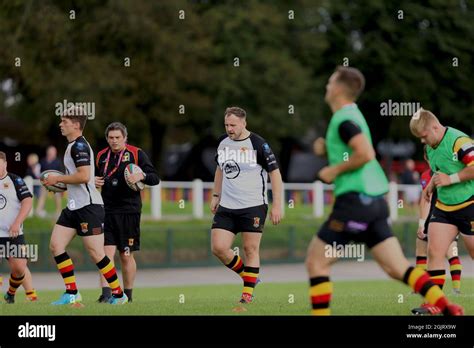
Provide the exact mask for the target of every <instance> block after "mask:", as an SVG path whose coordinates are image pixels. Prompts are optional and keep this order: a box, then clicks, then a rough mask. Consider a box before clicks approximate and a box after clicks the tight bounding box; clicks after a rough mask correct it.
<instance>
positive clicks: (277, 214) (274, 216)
mask: <svg viewBox="0 0 474 348" xmlns="http://www.w3.org/2000/svg"><path fill="white" fill-rule="evenodd" d="M270 220H272V223H273V224H274V225H278V224H279V223H280V221H281V207H280V206H279V205H275V204H273V205H272V209H271V210H270Z"/></svg>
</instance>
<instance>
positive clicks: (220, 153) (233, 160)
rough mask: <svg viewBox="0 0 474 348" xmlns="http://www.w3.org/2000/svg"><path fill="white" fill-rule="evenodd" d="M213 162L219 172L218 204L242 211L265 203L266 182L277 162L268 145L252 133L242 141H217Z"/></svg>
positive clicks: (225, 136)
mask: <svg viewBox="0 0 474 348" xmlns="http://www.w3.org/2000/svg"><path fill="white" fill-rule="evenodd" d="M216 162H217V165H218V166H219V168H220V169H221V170H222V176H223V179H222V192H221V200H220V203H219V204H220V205H221V206H223V207H224V208H228V209H243V208H249V207H255V206H259V205H262V204H268V200H267V180H268V174H267V173H269V172H272V171H274V170H275V169H278V163H277V160H276V158H275V155H274V154H273V151H272V149H271V148H270V146H269V145H268V143H267V142H266V141H265V139H263V138H262V137H260V136H259V135H257V134H255V133H250V136H249V137H247V138H245V139H242V140H232V139H230V138H229V137H228V136H227V135H224V136H222V137H221V138H219V145H218V147H217V154H216Z"/></svg>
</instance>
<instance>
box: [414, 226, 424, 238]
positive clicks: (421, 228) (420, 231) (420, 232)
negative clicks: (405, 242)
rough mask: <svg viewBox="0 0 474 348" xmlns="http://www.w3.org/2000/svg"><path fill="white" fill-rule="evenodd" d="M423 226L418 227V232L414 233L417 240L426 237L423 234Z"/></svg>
mask: <svg viewBox="0 0 474 348" xmlns="http://www.w3.org/2000/svg"><path fill="white" fill-rule="evenodd" d="M424 230H425V226H418V231H416V235H417V236H418V238H420V239H423V238H425V237H426V233H424Z"/></svg>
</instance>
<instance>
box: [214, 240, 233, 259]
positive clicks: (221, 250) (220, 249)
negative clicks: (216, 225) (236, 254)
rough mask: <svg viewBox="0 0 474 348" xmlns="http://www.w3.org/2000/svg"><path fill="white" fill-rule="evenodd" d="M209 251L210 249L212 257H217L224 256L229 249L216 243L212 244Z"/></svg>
mask: <svg viewBox="0 0 474 348" xmlns="http://www.w3.org/2000/svg"><path fill="white" fill-rule="evenodd" d="M211 249H212V254H214V256H217V257H220V256H223V255H225V253H226V251H227V250H229V248H227V247H225V246H224V245H222V244H218V243H214V244H212V247H211Z"/></svg>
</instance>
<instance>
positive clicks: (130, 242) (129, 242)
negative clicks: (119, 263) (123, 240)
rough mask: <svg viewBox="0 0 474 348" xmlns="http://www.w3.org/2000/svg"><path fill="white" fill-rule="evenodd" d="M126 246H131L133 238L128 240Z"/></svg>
mask: <svg viewBox="0 0 474 348" xmlns="http://www.w3.org/2000/svg"><path fill="white" fill-rule="evenodd" d="M128 245H129V246H133V238H128Z"/></svg>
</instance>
